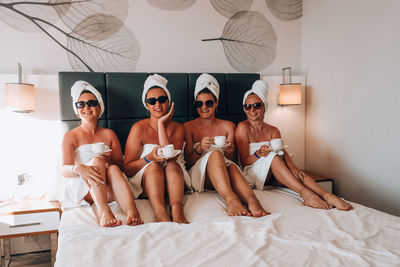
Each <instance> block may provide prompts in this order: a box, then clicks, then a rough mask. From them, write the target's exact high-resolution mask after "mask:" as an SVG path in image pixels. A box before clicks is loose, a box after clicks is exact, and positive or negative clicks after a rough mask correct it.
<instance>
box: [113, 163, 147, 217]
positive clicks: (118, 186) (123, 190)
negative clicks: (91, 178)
mask: <svg viewBox="0 0 400 267" xmlns="http://www.w3.org/2000/svg"><path fill="white" fill-rule="evenodd" d="M107 181H108V182H109V184H110V186H111V190H110V191H111V195H112V197H113V198H114V199H115V200H116V201H117V202H118V204H119V205H120V206H121V208H122V210H123V211H124V213H125V214H126V224H127V225H138V224H142V223H143V221H142V219H141V218H140V214H139V211H138V210H137V208H136V205H135V200H134V199H133V194H132V191H131V188H130V186H129V184H128V181H127V180H126V179H125V177H124V175H123V174H122V172H121V170H120V169H119V167H118V166H117V165H112V166H110V167H108V169H107Z"/></svg>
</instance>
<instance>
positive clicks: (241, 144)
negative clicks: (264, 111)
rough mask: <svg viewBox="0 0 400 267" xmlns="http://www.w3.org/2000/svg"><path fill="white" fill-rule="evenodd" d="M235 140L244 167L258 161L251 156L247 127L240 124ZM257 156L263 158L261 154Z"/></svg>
mask: <svg viewBox="0 0 400 267" xmlns="http://www.w3.org/2000/svg"><path fill="white" fill-rule="evenodd" d="M235 140H236V145H237V147H238V151H239V157H240V162H241V163H242V166H243V167H245V166H248V165H251V164H253V163H254V162H256V161H257V160H258V158H257V157H256V156H255V155H254V154H252V155H249V153H250V147H249V146H250V141H249V138H248V135H247V128H246V126H245V125H243V123H239V125H238V127H237V129H236V132H235ZM256 153H258V152H256ZM257 155H258V156H261V155H260V154H259V153H258V154H257Z"/></svg>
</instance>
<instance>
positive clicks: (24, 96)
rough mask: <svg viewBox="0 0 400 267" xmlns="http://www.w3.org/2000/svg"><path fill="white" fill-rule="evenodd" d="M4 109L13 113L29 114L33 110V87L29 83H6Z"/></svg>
mask: <svg viewBox="0 0 400 267" xmlns="http://www.w3.org/2000/svg"><path fill="white" fill-rule="evenodd" d="M4 88H5V93H6V99H5V100H6V101H5V107H6V108H7V109H10V110H12V111H15V112H31V111H33V110H34V109H35V86H34V85H33V84H29V83H6V84H5V86H4Z"/></svg>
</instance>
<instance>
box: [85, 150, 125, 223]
mask: <svg viewBox="0 0 400 267" xmlns="http://www.w3.org/2000/svg"><path fill="white" fill-rule="evenodd" d="M93 166H95V167H97V168H98V170H99V172H100V173H101V177H102V178H103V181H104V184H98V185H97V184H96V183H94V182H92V181H89V184H90V190H89V192H90V196H91V198H92V199H93V201H94V203H96V208H97V212H98V215H99V224H100V226H106V227H113V226H118V225H121V223H122V222H121V220H117V219H115V216H114V214H113V213H112V211H111V210H110V207H109V206H108V197H107V184H106V165H105V162H104V160H103V159H102V158H99V157H98V158H96V159H95V160H94V162H93ZM85 199H86V197H85Z"/></svg>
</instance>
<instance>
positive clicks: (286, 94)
mask: <svg viewBox="0 0 400 267" xmlns="http://www.w3.org/2000/svg"><path fill="white" fill-rule="evenodd" d="M278 104H279V105H282V106H283V105H301V84H300V83H287V84H281V86H280V92H279V94H278Z"/></svg>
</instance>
